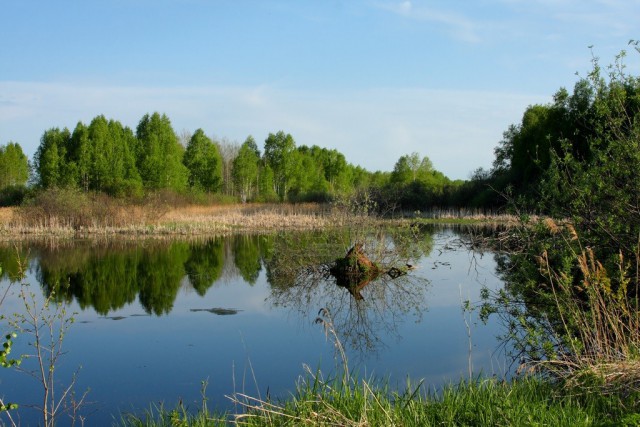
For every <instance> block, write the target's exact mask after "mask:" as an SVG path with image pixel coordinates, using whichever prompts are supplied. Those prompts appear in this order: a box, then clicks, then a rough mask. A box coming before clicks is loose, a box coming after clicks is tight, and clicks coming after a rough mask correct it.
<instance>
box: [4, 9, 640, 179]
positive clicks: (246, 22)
mask: <svg viewBox="0 0 640 427" xmlns="http://www.w3.org/2000/svg"><path fill="white" fill-rule="evenodd" d="M638 22H640V0H473V1H472V0H465V1H463V0H449V1H444V0H432V1H428V0H412V1H392V0H348V1H347V0H314V1H311V0H295V1H294V0H289V1H285V0H260V1H258V0H255V1H245V0H209V1H205V0H153V1H151V0H91V1H82V2H81V1H78V0H73V1H71V0H57V1H51V0H46V1H45V0H42V1H30V0H20V1H8V0H0V58H1V61H0V144H5V143H7V142H9V141H15V142H18V143H20V144H21V145H22V147H23V148H24V150H25V152H26V153H27V154H28V155H29V156H32V155H33V153H34V152H35V150H36V148H37V146H38V144H39V139H40V136H41V135H42V133H43V132H44V130H45V129H48V128H51V127H69V128H70V129H73V127H75V125H76V123H77V122H78V121H79V120H81V121H83V122H85V123H88V122H89V121H90V120H91V119H92V118H93V117H95V116H96V115H98V114H104V115H105V116H107V117H108V118H113V119H116V120H119V121H121V122H122V123H123V124H125V125H127V126H130V127H132V128H135V126H136V125H137V123H138V121H139V120H140V118H141V117H142V116H143V115H144V114H145V113H148V112H153V111H159V112H161V113H166V114H167V115H168V116H169V118H170V119H171V121H172V123H173V126H174V129H175V130H176V132H178V133H180V132H181V131H182V130H188V131H194V130H195V129H197V128H202V129H204V131H205V132H206V133H207V134H209V135H211V136H213V137H216V138H226V139H228V140H231V141H238V142H239V143H241V142H243V141H244V139H245V138H246V137H247V136H248V135H253V136H254V137H255V139H256V141H258V145H259V146H260V147H261V146H262V142H263V141H264V139H265V138H266V136H267V135H268V133H269V132H277V131H278V130H284V131H285V132H288V133H291V134H292V135H293V137H294V139H295V140H296V143H297V144H298V145H303V144H305V145H314V144H316V145H319V146H322V147H327V148H335V149H337V150H339V151H340V152H342V153H344V154H345V156H346V158H347V160H348V161H349V162H351V163H353V164H358V165H361V166H363V167H365V168H366V169H368V170H371V171H374V170H385V171H390V170H392V169H393V166H394V164H395V162H396V161H397V160H398V158H399V157H400V156H402V155H405V154H410V153H412V152H414V151H415V152H418V153H419V154H420V155H422V156H428V157H429V158H430V159H431V160H432V162H433V164H434V166H435V167H436V169H439V170H441V171H443V172H444V173H445V174H446V175H447V176H449V177H451V178H462V179H465V178H467V177H468V176H469V174H470V173H471V172H472V171H473V170H474V169H476V168H478V167H485V168H488V167H490V165H491V161H492V159H493V148H494V147H495V146H496V145H497V144H498V143H499V141H500V139H501V137H502V132H503V131H504V130H506V129H507V127H508V126H509V125H510V124H512V123H517V122H519V120H520V118H521V116H522V113H523V112H524V109H525V108H526V107H527V105H530V104H535V103H546V102H549V101H550V100H551V97H552V95H553V93H554V92H555V91H556V90H557V89H559V88H560V87H563V86H564V87H567V88H569V89H571V88H572V87H573V84H574V83H575V81H576V80H577V78H578V77H576V75H575V73H576V72H577V73H579V74H580V75H584V74H585V73H586V72H587V71H588V70H589V69H590V66H591V65H590V61H591V55H592V51H591V50H590V49H589V48H588V47H589V46H591V45H592V46H593V53H595V55H597V56H599V57H600V58H601V62H602V63H603V64H609V63H611V62H612V61H613V59H614V56H615V55H616V54H617V53H618V52H619V51H620V50H622V49H626V50H629V51H630V52H629V56H628V58H627V64H628V67H629V70H630V71H631V72H633V73H636V74H637V72H638V69H639V66H638V63H639V58H640V55H638V54H636V53H635V51H633V49H630V48H629V46H628V45H627V43H628V42H629V40H630V39H640V27H639V26H638Z"/></svg>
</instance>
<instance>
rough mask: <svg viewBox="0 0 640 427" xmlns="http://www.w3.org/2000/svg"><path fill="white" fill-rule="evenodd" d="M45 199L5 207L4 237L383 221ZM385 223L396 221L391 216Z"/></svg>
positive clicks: (330, 209)
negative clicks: (62, 203) (69, 204)
mask: <svg viewBox="0 0 640 427" xmlns="http://www.w3.org/2000/svg"><path fill="white" fill-rule="evenodd" d="M46 203H49V202H48V201H45V203H42V204H41V205H35V206H28V207H26V208H2V209H0V238H4V239H16V238H26V237H29V236H53V237H56V236H60V237H74V236H87V235H91V236H110V235H121V236H122V235H131V236H139V235H144V236H170V235H176V236H203V235H214V234H227V233H233V232H253V233H255V232H274V231H280V230H316V229H325V228H338V227H345V226H353V225H355V224H358V225H362V223H363V221H364V222H373V221H380V219H377V217H375V216H367V215H361V214H354V213H350V212H348V211H346V210H345V209H340V208H337V207H334V206H331V205H321V204H314V203H306V204H288V203H281V204H277V203H274V204H268V203H267V204H219V205H195V204H192V205H187V204H184V205H182V204H181V205H177V206H176V205H173V206H170V205H168V204H165V203H162V202H160V203H158V202H157V201H152V202H151V203H146V204H135V203H126V202H121V201H114V200H111V199H97V200H84V199H81V201H80V202H78V203H77V204H76V205H74V206H72V207H71V208H67V207H66V206H62V207H60V204H55V203H53V202H51V203H50V204H46ZM485 220H488V218H485ZM492 220H495V218H492ZM394 221H396V222H397V221H402V220H394ZM427 221H429V220H427ZM441 221H442V220H440V221H438V222H441ZM386 223H388V224H391V223H392V222H391V220H386Z"/></svg>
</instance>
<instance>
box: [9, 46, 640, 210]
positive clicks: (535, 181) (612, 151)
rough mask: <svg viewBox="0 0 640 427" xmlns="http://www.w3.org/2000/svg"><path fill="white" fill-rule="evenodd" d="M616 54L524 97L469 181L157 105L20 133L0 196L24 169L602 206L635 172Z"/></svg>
mask: <svg viewBox="0 0 640 427" xmlns="http://www.w3.org/2000/svg"><path fill="white" fill-rule="evenodd" d="M623 58H624V53H623V54H621V55H620V57H619V58H617V60H616V63H615V64H614V65H612V66H611V67H610V69H609V71H610V72H609V74H608V75H605V73H603V72H602V70H601V69H600V66H599V64H598V63H597V60H594V69H593V71H592V72H591V73H590V74H589V75H587V76H586V77H584V78H581V79H579V80H578V82H577V83H576V84H575V86H574V88H573V92H571V93H570V92H569V91H568V90H566V89H564V88H561V89H560V90H558V91H557V92H556V94H555V95H554V96H553V101H552V102H551V103H548V104H544V105H540V104H538V105H531V106H529V107H528V108H527V109H526V110H525V112H524V114H523V116H522V120H521V121H520V123H517V124H513V125H511V126H510V127H509V128H508V129H507V130H506V131H505V132H504V134H503V138H502V140H501V141H500V142H499V143H498V145H497V147H496V148H495V150H494V154H495V158H494V161H493V165H492V167H491V168H490V169H489V170H485V169H482V168H480V169H478V170H476V171H475V172H473V173H472V175H471V176H470V178H469V179H468V180H466V181H463V180H455V181H454V180H451V179H449V178H448V177H446V176H445V175H444V174H443V173H442V172H440V171H438V170H436V169H435V168H434V167H433V164H432V163H431V161H430V160H429V158H428V157H426V156H425V157H421V156H420V155H419V154H418V153H411V154H406V155H402V156H400V157H399V159H398V161H397V162H396V163H395V166H394V168H393V170H392V171H389V172H383V171H376V172H370V171H367V170H366V169H364V168H362V167H360V166H356V165H353V164H351V163H349V162H347V160H346V158H345V156H344V155H343V154H342V153H340V152H338V151H337V150H335V149H327V148H321V147H319V146H317V145H313V146H311V147H309V146H306V145H298V144H296V141H295V140H294V138H293V136H292V135H291V134H289V133H285V132H284V131H278V132H275V133H270V134H269V135H268V136H267V138H266V139H265V140H264V145H263V149H262V151H261V150H260V148H259V147H258V144H257V143H256V140H255V139H254V138H253V137H252V136H248V137H247V138H246V140H245V141H244V142H243V143H242V144H239V143H235V142H229V141H228V140H225V139H222V140H215V139H213V138H210V137H208V136H207V135H206V134H205V132H204V131H203V130H202V129H198V130H196V131H195V132H194V133H193V134H191V133H189V132H186V131H184V132H183V133H182V134H181V135H178V134H177V133H176V132H175V131H174V129H173V127H172V125H171V122H170V120H169V118H168V117H167V116H166V115H164V114H162V115H161V114H159V113H153V114H146V115H145V116H144V117H143V118H142V119H141V120H140V122H139V123H138V126H137V127H136V129H135V132H134V131H133V130H132V129H130V128H128V127H126V126H123V125H122V124H121V123H120V122H118V121H116V120H113V119H109V120H108V119H106V118H105V117H104V116H102V115H100V116H97V117H95V118H94V119H93V120H92V121H91V123H89V125H85V124H84V123H82V122H79V123H78V124H77V126H76V127H75V128H74V129H73V131H70V130H69V129H67V128H64V129H59V128H52V129H49V130H46V131H45V132H44V133H43V135H42V138H41V140H40V145H39V147H38V149H37V151H36V153H35V155H34V158H33V160H32V162H30V163H29V162H28V159H27V158H26V156H25V155H24V154H23V152H22V149H21V148H20V146H19V145H18V144H17V143H13V142H12V143H9V144H8V145H6V146H4V147H0V203H2V204H10V203H15V202H16V201H19V200H20V197H18V196H19V195H20V194H21V193H20V191H18V190H17V189H20V188H22V187H24V186H25V184H26V183H27V179H30V183H31V185H30V188H34V189H36V191H37V189H48V188H53V187H57V188H68V187H72V188H77V189H79V190H82V191H85V192H101V193H106V194H109V195H112V196H116V197H122V196H130V197H139V196H141V195H143V194H146V193H148V192H153V191H156V190H171V191H175V192H178V193H185V194H203V193H204V194H213V195H221V196H227V197H231V198H234V199H236V200H240V201H242V202H249V201H256V202H260V201H288V202H303V201H316V202H324V201H331V200H334V199H336V198H340V197H343V196H348V195H352V194H354V193H358V192H367V193H368V194H369V195H370V197H372V198H373V200H374V201H376V202H378V205H385V206H395V207H400V208H402V209H405V210H423V209H428V208H433V207H470V208H485V209H501V208H504V207H505V206H506V205H507V204H508V203H509V202H510V201H511V202H512V201H514V200H517V201H518V203H519V206H520V207H521V208H524V209H525V210H527V211H537V212H541V213H555V214H559V215H560V214H562V212H559V210H561V209H563V208H566V207H567V206H569V205H570V204H571V203H577V200H581V199H576V198H575V197H574V196H575V195H570V194H569V193H568V192H566V191H563V186H564V185H565V184H566V183H567V182H572V183H579V185H581V186H582V187H583V189H584V191H594V192H595V193H594V194H596V193H597V194H601V196H598V197H599V198H600V199H598V202H599V203H601V205H602V206H611V200H614V199H617V198H619V199H620V200H627V204H628V205H629V206H636V201H634V200H629V198H630V197H631V196H632V195H634V194H635V195H637V194H639V193H640V192H639V191H637V190H638V188H636V187H633V188H628V187H624V188H623V187H622V186H621V183H622V182H630V183H633V185H636V184H638V183H640V181H639V180H638V178H637V177H636V176H635V175H633V174H634V173H636V172H637V171H639V170H640V168H639V167H638V166H640V161H639V160H638V151H637V150H635V148H634V147H635V145H634V144H635V141H636V140H635V139H634V138H637V135H635V133H634V132H637V130H636V125H635V123H636V121H637V118H638V112H639V110H640V84H639V83H638V77H635V76H631V75H628V74H626V73H625V70H624V65H623V63H622V59H623ZM634 150H635V151H634ZM29 171H31V173H29ZM589 171H598V172H597V173H591V174H590V173H589ZM612 171H614V172H612ZM604 188H609V189H611V191H609V193H606V194H605V193H604V192H602V191H600V190H601V189H604ZM589 189H590V190H589ZM614 189H617V190H614ZM16 194H17V196H16ZM593 202H595V199H593V200H591V203H592V204H593ZM584 203H586V202H584Z"/></svg>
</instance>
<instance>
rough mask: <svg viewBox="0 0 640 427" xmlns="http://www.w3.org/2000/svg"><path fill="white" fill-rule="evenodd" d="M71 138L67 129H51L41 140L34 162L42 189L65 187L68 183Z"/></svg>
mask: <svg viewBox="0 0 640 427" xmlns="http://www.w3.org/2000/svg"><path fill="white" fill-rule="evenodd" d="M70 138H71V134H70V133H69V130H68V129H67V128H64V129H62V130H60V129H59V128H52V129H49V130H47V131H45V132H44V134H43V135H42V137H41V138H40V145H39V146H38V149H37V150H36V153H35V155H34V158H33V162H34V168H35V171H36V173H37V174H38V184H39V185H40V186H41V187H43V188H50V187H57V186H64V185H65V184H66V183H67V180H68V179H69V174H66V173H65V172H66V169H68V168H70V166H71V165H70V164H69V162H67V159H66V154H67V146H68V144H69V140H70Z"/></svg>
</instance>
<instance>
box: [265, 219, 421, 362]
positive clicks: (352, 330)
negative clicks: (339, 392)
mask: <svg viewBox="0 0 640 427" xmlns="http://www.w3.org/2000/svg"><path fill="white" fill-rule="evenodd" d="M347 242H348V243H347ZM348 244H351V245H352V246H351V248H350V249H349V250H348V251H347V255H346V256H345V247H348ZM432 248H433V232H428V231H426V230H417V229H413V230H404V232H399V231H396V232H395V233H393V232H389V233H373V234H369V235H366V236H364V237H361V240H359V241H358V242H357V243H353V242H352V241H351V240H350V239H349V236H348V234H346V235H345V234H342V235H340V234H336V235H331V236H328V235H326V234H318V235H316V236H310V235H304V236H292V235H286V236H281V237H280V238H278V239H276V241H275V243H274V252H275V253H276V254H277V255H276V256H275V257H273V258H271V259H270V260H269V262H268V263H267V265H266V267H267V276H268V277H269V278H270V283H271V287H272V292H271V295H270V297H269V301H270V302H271V304H273V305H274V306H276V307H287V308H290V309H292V310H296V311H298V312H299V313H300V314H301V315H302V316H303V317H307V318H308V320H313V318H314V317H315V316H316V315H317V314H316V313H317V312H318V310H319V308H322V310H323V311H324V312H328V313H329V315H330V316H331V320H332V324H333V327H334V328H335V331H336V333H337V335H338V337H339V339H340V341H341V342H342V343H343V344H346V345H348V346H349V347H351V348H352V349H355V350H357V351H359V352H368V353H370V352H374V351H377V350H379V349H380V348H381V347H383V346H385V342H383V340H382V337H389V336H391V337H399V334H398V326H399V324H400V323H401V322H402V321H406V320H407V315H411V316H413V317H414V320H416V321H419V320H421V318H422V313H423V312H424V311H425V310H426V308H427V307H426V305H425V301H426V298H425V295H426V292H427V289H428V281H427V280H426V279H425V278H424V277H419V276H414V275H412V274H411V272H410V271H407V270H408V269H407V267H406V266H412V267H411V268H413V266H414V265H415V264H416V262H417V261H418V260H419V259H420V258H422V257H426V256H428V255H429V253H430V252H431V250H432ZM343 256H344V258H341V257H343ZM360 257H362V258H364V261H362V262H361V261H360V259H359V258H360ZM342 263H350V264H353V268H355V269H358V267H361V268H362V267H366V268H371V266H372V265H375V266H376V267H375V268H376V272H374V273H372V274H366V273H364V274H362V275H359V276H358V278H357V279H356V280H350V279H351V278H350V277H344V276H341V275H340V274H337V273H336V270H339V268H337V267H336V266H340V264H342ZM363 264H364V265H363ZM398 266H401V268H403V270H402V271H401V270H399V268H398ZM394 271H395V273H394ZM406 273H409V274H406Z"/></svg>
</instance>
